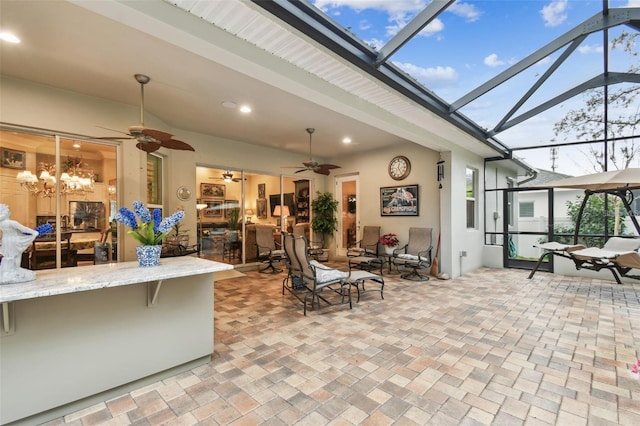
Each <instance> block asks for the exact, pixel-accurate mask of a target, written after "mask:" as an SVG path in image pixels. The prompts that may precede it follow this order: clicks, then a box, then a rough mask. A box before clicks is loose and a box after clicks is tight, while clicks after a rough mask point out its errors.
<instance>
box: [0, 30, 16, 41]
mask: <svg viewBox="0 0 640 426" xmlns="http://www.w3.org/2000/svg"><path fill="white" fill-rule="evenodd" d="M0 40H3V41H7V42H9V43H20V39H19V38H18V37H16V36H15V35H14V34H11V33H8V32H6V31H1V32H0Z"/></svg>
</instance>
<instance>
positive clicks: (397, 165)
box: [389, 155, 411, 180]
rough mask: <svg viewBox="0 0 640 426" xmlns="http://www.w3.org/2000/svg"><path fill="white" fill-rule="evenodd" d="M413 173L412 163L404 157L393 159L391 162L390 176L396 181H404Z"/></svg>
mask: <svg viewBox="0 0 640 426" xmlns="http://www.w3.org/2000/svg"><path fill="white" fill-rule="evenodd" d="M409 173H411V162H410V161H409V159H408V158H407V157H405V156H404V155H398V156H397V157H393V159H392V160H391V161H389V176H391V178H392V179H394V180H402V179H404V178H406V177H407V176H409Z"/></svg>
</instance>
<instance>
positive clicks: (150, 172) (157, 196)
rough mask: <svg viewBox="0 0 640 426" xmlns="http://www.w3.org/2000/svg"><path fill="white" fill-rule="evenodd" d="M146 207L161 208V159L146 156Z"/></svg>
mask: <svg viewBox="0 0 640 426" xmlns="http://www.w3.org/2000/svg"><path fill="white" fill-rule="evenodd" d="M147 205H148V206H153V207H162V157H160V156H159V155H155V154H151V153H148V154H147Z"/></svg>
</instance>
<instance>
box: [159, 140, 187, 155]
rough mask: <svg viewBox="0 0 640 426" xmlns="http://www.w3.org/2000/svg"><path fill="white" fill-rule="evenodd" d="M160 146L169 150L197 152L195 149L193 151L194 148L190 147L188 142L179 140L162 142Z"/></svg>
mask: <svg viewBox="0 0 640 426" xmlns="http://www.w3.org/2000/svg"><path fill="white" fill-rule="evenodd" d="M160 144H161V145H162V146H163V147H165V148H169V149H180V150H183V151H194V152H195V149H193V147H192V146H191V145H189V144H188V143H186V142H182V141H179V140H177V139H165V140H161V141H160Z"/></svg>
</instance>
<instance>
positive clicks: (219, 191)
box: [200, 183, 227, 198]
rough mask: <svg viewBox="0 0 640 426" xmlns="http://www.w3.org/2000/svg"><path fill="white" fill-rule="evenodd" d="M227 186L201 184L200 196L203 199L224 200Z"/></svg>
mask: <svg viewBox="0 0 640 426" xmlns="http://www.w3.org/2000/svg"><path fill="white" fill-rule="evenodd" d="M226 193H227V191H226V186H225V185H223V184H220V183H201V184H200V196H201V197H202V198H224V196H225V195H226Z"/></svg>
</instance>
